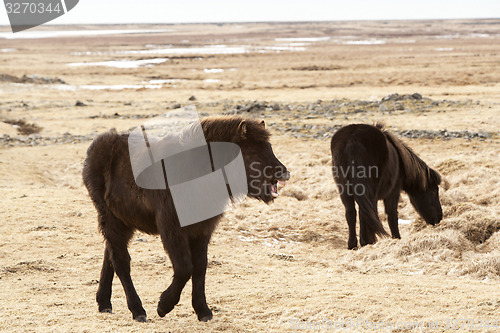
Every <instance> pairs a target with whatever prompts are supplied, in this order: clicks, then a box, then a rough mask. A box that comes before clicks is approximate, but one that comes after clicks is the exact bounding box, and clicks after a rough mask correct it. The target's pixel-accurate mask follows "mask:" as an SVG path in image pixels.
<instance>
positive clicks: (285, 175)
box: [280, 171, 290, 180]
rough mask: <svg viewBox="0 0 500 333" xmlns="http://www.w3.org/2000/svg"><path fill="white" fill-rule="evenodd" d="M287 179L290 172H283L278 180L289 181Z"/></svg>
mask: <svg viewBox="0 0 500 333" xmlns="http://www.w3.org/2000/svg"><path fill="white" fill-rule="evenodd" d="M289 179H290V172H289V171H285V172H283V173H281V177H280V180H289Z"/></svg>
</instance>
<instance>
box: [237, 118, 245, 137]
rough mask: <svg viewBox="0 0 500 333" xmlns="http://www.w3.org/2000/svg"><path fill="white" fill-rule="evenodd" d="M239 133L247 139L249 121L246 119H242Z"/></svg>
mask: <svg viewBox="0 0 500 333" xmlns="http://www.w3.org/2000/svg"><path fill="white" fill-rule="evenodd" d="M238 133H239V135H240V137H241V138H242V139H246V135H247V123H246V121H245V120H242V121H241V123H240V124H239V125H238Z"/></svg>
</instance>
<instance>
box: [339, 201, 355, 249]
mask: <svg viewBox="0 0 500 333" xmlns="http://www.w3.org/2000/svg"><path fill="white" fill-rule="evenodd" d="M340 199H341V200H342V203H343V204H344V207H345V219H346V220H347V225H348V227H349V240H348V241H347V248H348V249H349V250H352V249H355V248H357V247H358V239H357V237H356V206H355V204H354V197H353V196H349V195H347V194H346V193H342V191H341V193H340Z"/></svg>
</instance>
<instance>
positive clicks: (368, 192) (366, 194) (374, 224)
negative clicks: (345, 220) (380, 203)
mask: <svg viewBox="0 0 500 333" xmlns="http://www.w3.org/2000/svg"><path fill="white" fill-rule="evenodd" d="M353 182H354V186H355V190H354V195H353V196H354V200H355V201H356V202H357V204H358V207H359V215H360V220H361V215H364V216H366V220H367V221H368V223H367V224H366V228H367V229H369V230H370V231H372V232H373V233H375V234H376V235H377V236H382V237H386V236H389V234H388V233H387V231H385V229H384V226H383V225H382V222H380V218H379V217H378V214H377V206H376V203H377V200H376V198H375V197H374V194H373V190H372V188H371V187H370V184H369V179H368V178H364V177H363V178H356V179H355V180H354V179H353ZM360 188H362V192H363V193H358V192H360V191H361V190H360ZM360 223H361V221H360Z"/></svg>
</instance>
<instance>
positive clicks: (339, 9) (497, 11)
mask: <svg viewBox="0 0 500 333" xmlns="http://www.w3.org/2000/svg"><path fill="white" fill-rule="evenodd" d="M31 1H36V0H31ZM439 18H445V19H446V18H500V0H475V1H466V0H444V1H440V0H417V1H414V0H412V1H410V0H382V1H380V0H373V1H370V0H300V1H299V0H249V1H238V0H176V1H168V0H167V1H162V0H80V2H79V3H78V5H77V6H76V7H75V8H74V9H73V10H71V11H70V12H68V13H67V14H66V15H63V16H61V17H59V18H57V19H55V20H54V21H52V22H50V23H51V24H81V23H104V24H111V23H188V22H249V21H250V22H260V21H324V20H368V19H373V20H380V19H383V20H389V19H396V20H399V19H439ZM8 24H9V21H8V18H7V14H6V10H5V8H4V7H3V6H1V7H0V25H8Z"/></svg>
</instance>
